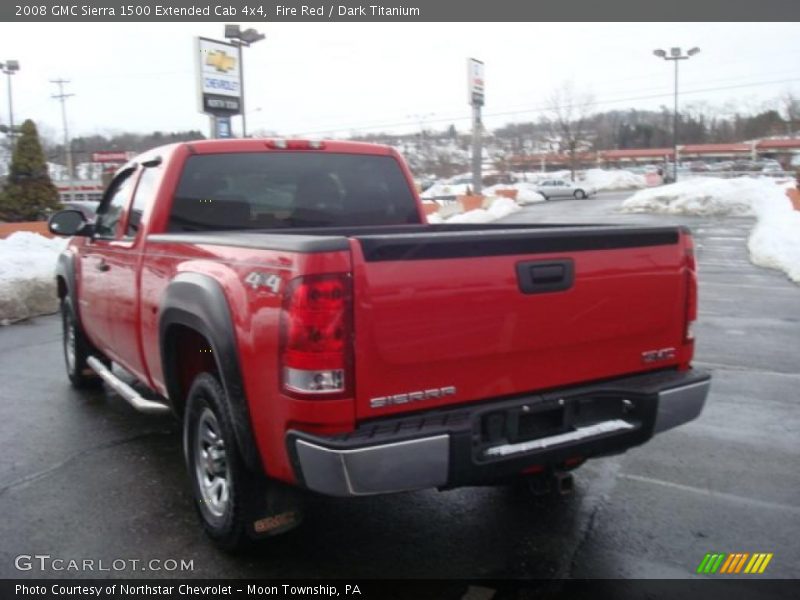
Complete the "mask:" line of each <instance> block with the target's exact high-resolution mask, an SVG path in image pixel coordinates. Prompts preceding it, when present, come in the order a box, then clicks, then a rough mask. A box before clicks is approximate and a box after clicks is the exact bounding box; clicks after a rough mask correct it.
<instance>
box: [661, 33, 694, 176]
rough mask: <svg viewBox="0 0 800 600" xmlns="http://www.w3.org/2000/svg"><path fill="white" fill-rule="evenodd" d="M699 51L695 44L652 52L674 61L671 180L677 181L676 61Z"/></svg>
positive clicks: (687, 57)
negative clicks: (684, 47) (690, 47)
mask: <svg viewBox="0 0 800 600" xmlns="http://www.w3.org/2000/svg"><path fill="white" fill-rule="evenodd" d="M698 52H700V48H698V47H697V46H695V47H694V48H692V49H690V50H689V51H687V52H686V54H684V53H683V51H682V50H681V49H680V48H670V49H669V54H667V51H666V50H661V49H660V48H659V49H658V50H653V54H655V55H656V56H657V57H658V58H663V59H664V60H671V61H672V62H674V63H675V109H674V110H673V112H672V152H673V155H672V164H673V170H672V178H673V181H678V63H679V62H680V61H682V60H689V58H691V57H692V56H694V55H695V54H697V53H698Z"/></svg>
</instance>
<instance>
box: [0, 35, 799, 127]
mask: <svg viewBox="0 0 800 600" xmlns="http://www.w3.org/2000/svg"><path fill="white" fill-rule="evenodd" d="M245 26H249V25H245ZM258 28H259V29H260V30H261V31H263V32H264V33H265V34H266V35H267V39H266V40H264V41H262V42H259V43H257V44H255V45H254V46H253V47H252V48H250V49H247V50H245V60H244V66H245V92H246V102H247V112H248V113H249V116H248V128H249V129H250V131H251V132H252V131H258V130H270V131H277V132H279V133H280V134H283V135H290V134H306V135H309V134H314V135H317V136H325V137H336V136H341V135H347V134H348V133H350V132H352V131H359V132H363V131H377V130H387V131H388V130H393V131H410V130H417V129H418V128H419V124H418V123H419V122H420V121H423V120H424V121H426V122H427V125H426V126H427V127H437V128H443V127H446V126H447V125H449V124H450V123H454V124H455V125H456V127H457V128H459V129H464V130H466V129H468V127H469V116H470V109H469V106H468V105H467V101H466V96H467V93H466V58H467V57H469V56H474V57H476V58H479V59H481V60H483V61H484V62H485V63H486V106H485V109H484V111H485V114H486V119H485V121H486V124H487V126H489V127H497V126H499V125H502V124H504V123H506V122H509V121H526V120H532V119H535V118H537V117H538V116H539V114H540V112H537V109H538V110H541V107H542V105H543V104H545V103H546V101H547V98H548V95H549V94H550V93H551V90H552V89H553V87H554V86H558V85H559V84H560V83H561V82H563V81H565V80H572V81H573V82H574V84H575V85H576V86H577V87H578V88H580V89H583V90H586V91H587V92H590V93H591V94H592V95H593V96H594V98H595V100H596V101H597V102H598V106H597V108H598V110H599V109H603V110H605V109H611V108H628V107H637V108H658V107H659V106H660V105H662V104H665V105H668V106H671V103H672V99H671V92H672V81H673V80H672V69H671V67H672V65H671V64H667V63H665V62H664V61H662V60H660V59H657V58H656V57H654V56H653V55H652V50H653V49H654V48H657V47H664V48H669V47H671V46H682V47H683V48H684V50H685V49H688V48H690V47H692V46H700V48H701V49H702V52H701V53H700V54H699V55H697V56H696V57H694V58H692V59H691V60H689V61H685V62H683V63H682V64H681V86H682V87H681V89H682V90H683V91H684V92H686V94H685V95H684V96H683V102H686V103H689V102H698V101H706V102H709V103H711V104H713V105H720V106H722V105H723V104H725V103H726V102H731V101H735V102H737V103H739V104H741V105H742V106H743V108H745V109H748V108H749V109H752V108H756V107H760V106H761V105H762V104H764V103H766V102H768V101H769V100H770V99H772V98H774V97H776V96H778V95H779V94H780V93H781V92H784V91H786V90H788V89H793V90H794V91H795V92H798V91H800V68H798V65H800V24H797V23H779V24H774V23H721V24H714V23H711V24H708V23H705V24H702V23H701V24H692V23H678V24H670V23H631V24H606V23H585V24H580V23H572V24H569V23H567V24H549V23H543V24H539V23H521V24H520V23H517V24H493V23H487V24H480V23H455V24H429V23H425V24H410V23H399V24H380V23H299V24H298V23H265V24H259V25H258ZM222 34H223V24H222V23H191V24H160V23H159V24H153V23H146V24H144V23H143V24H127V23H92V24H73V23H64V24H51V23H44V24H34V23H24V24H9V23H2V24H0V53H1V54H2V55H0V61H2V60H4V59H17V60H19V61H20V65H21V71H20V72H19V73H18V74H17V75H15V76H14V83H13V92H14V117H15V121H16V122H17V123H19V122H21V121H22V120H23V119H25V118H33V119H34V120H35V121H37V123H39V124H40V126H42V125H43V126H44V130H45V131H46V132H47V133H48V134H50V135H60V133H61V115H60V108H59V104H58V102H57V101H56V100H53V99H52V98H51V97H50V96H51V94H53V93H55V92H56V86H54V85H53V84H51V83H49V81H50V80H51V79H56V78H59V77H63V78H65V79H70V80H71V83H70V84H69V86H67V89H68V91H69V92H71V93H74V94H75V96H74V97H72V98H70V99H69V100H68V104H67V106H68V115H69V124H70V130H71V133H72V134H73V135H81V134H91V133H102V134H107V133H109V132H112V131H123V130H124V131H137V132H150V131H153V130H161V131H176V130H186V129H201V130H202V131H203V132H204V133H207V132H208V119H207V117H205V116H203V115H201V114H199V113H198V111H197V99H196V87H195V74H194V55H193V49H194V45H193V38H194V36H197V35H201V36H206V37H212V38H222V37H223V36H222ZM767 82H777V83H767ZM732 86H742V87H736V88H733V87H732ZM712 88H714V89H716V88H728V89H716V91H700V92H697V93H690V92H692V91H695V90H709V89H712ZM0 89H2V94H0V122H2V123H6V122H7V121H8V103H7V99H6V98H7V96H6V82H5V78H3V81H2V87H0ZM652 96H657V97H652ZM640 97H652V98H647V99H644V98H643V99H635V98H640ZM776 108H777V107H776ZM493 115H494V116H493ZM404 123H405V124H406V125H405V126H403V124H404ZM408 124H412V125H408ZM238 127H239V124H238V119H236V120H235V121H234V128H235V129H236V130H238Z"/></svg>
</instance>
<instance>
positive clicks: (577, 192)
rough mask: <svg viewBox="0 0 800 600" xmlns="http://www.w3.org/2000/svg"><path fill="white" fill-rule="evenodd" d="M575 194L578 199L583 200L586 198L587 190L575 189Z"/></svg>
mask: <svg viewBox="0 0 800 600" xmlns="http://www.w3.org/2000/svg"><path fill="white" fill-rule="evenodd" d="M573 196H575V199H576V200H583V199H584V198H586V192H584V191H583V190H575V193H574V194H573Z"/></svg>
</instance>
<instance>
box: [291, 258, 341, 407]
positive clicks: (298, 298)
mask: <svg viewBox="0 0 800 600" xmlns="http://www.w3.org/2000/svg"><path fill="white" fill-rule="evenodd" d="M280 362H281V365H280V367H281V386H282V388H283V390H284V391H285V392H287V393H289V394H291V395H299V396H302V397H325V398H341V397H344V396H347V395H350V392H351V388H352V294H351V284H350V278H349V276H348V275H346V274H344V273H336V274H327V275H310V276H306V277H298V278H297V279H294V280H292V281H291V282H290V284H289V285H288V286H287V288H286V291H285V293H284V297H283V310H282V312H281V348H280Z"/></svg>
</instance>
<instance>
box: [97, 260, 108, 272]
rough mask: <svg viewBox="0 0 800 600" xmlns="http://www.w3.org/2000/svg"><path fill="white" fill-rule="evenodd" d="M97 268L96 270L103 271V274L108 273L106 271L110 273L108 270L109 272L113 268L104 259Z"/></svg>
mask: <svg viewBox="0 0 800 600" xmlns="http://www.w3.org/2000/svg"><path fill="white" fill-rule="evenodd" d="M95 268H96V269H97V270H98V271H101V272H103V273H105V272H106V271H108V270H109V269H110V268H111V267H110V266H109V265H108V263H107V262H106V260H105V259H104V258H101V259H100V262H98V263H97V265H96V266H95Z"/></svg>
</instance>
